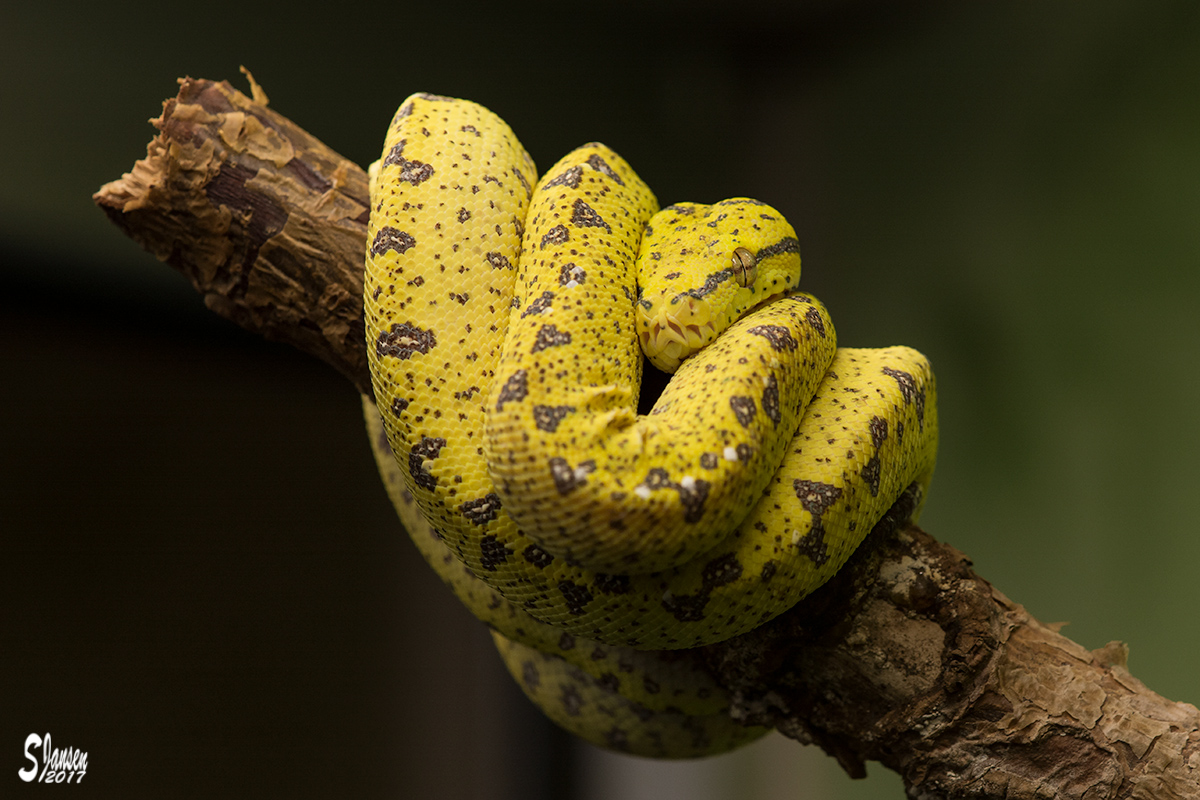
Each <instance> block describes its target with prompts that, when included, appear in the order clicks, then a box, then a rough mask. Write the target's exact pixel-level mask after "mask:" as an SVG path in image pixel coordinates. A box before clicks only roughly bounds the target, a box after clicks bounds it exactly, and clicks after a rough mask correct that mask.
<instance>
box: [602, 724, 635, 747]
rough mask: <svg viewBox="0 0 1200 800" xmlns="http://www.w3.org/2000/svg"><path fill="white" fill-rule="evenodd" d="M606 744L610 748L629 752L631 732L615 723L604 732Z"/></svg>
mask: <svg viewBox="0 0 1200 800" xmlns="http://www.w3.org/2000/svg"><path fill="white" fill-rule="evenodd" d="M604 744H605V745H606V746H607V747H608V749H609V750H616V751H617V752H619V753H627V752H629V734H627V733H626V732H625V731H623V730H621V729H620V728H618V727H617V726H615V725H614V726H613V727H612V728H610V729H609V730H607V731H605V732H604Z"/></svg>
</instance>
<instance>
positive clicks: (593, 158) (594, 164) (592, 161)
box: [572, 153, 625, 188]
mask: <svg viewBox="0 0 1200 800" xmlns="http://www.w3.org/2000/svg"><path fill="white" fill-rule="evenodd" d="M587 163H588V166H589V167H591V168H592V169H594V170H596V171H597V172H602V173H604V174H605V175H607V176H608V177H610V178H612V179H613V180H614V181H616V182H617V184H618V185H620V186H624V185H625V181H623V180H621V176H620V175H618V174H617V173H616V171H615V170H614V169H613V168H612V167H610V166H609V165H608V162H607V161H605V160H604V159H603V158H601V157H600V155H599V153H592V154H591V155H590V156H588V160H587ZM572 188H574V187H572Z"/></svg>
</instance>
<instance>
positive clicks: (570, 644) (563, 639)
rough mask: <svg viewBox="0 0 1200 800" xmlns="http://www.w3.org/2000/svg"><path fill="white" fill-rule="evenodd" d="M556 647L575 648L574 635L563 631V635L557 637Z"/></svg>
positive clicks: (560, 648) (565, 649)
mask: <svg viewBox="0 0 1200 800" xmlns="http://www.w3.org/2000/svg"><path fill="white" fill-rule="evenodd" d="M558 649H559V650H563V651H567V650H574V649H575V637H574V636H572V635H571V634H569V633H567V632H566V631H563V635H562V636H560V637H558Z"/></svg>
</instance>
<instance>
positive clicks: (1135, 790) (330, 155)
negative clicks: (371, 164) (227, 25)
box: [94, 79, 1200, 800]
mask: <svg viewBox="0 0 1200 800" xmlns="http://www.w3.org/2000/svg"><path fill="white" fill-rule="evenodd" d="M251 85H252V89H253V95H254V97H253V99H251V98H248V97H246V96H245V95H243V94H241V93H240V92H237V91H236V90H234V89H233V88H232V87H231V86H230V85H229V84H228V83H225V82H221V83H215V82H212V81H205V80H193V79H184V80H181V81H180V91H179V95H178V97H176V98H175V99H173V100H168V101H166V103H164V107H163V114H162V116H161V117H160V118H159V119H156V120H153V124H154V125H155V127H157V128H158V130H159V133H158V135H157V136H156V137H155V138H154V140H153V141H152V142H151V143H150V145H149V147H148V151H147V156H146V158H145V159H143V160H141V161H139V162H137V164H136V165H135V166H134V168H133V170H132V172H129V173H127V174H125V175H124V176H123V177H122V178H121V179H120V180H117V181H113V182H112V183H109V184H106V185H105V186H104V187H102V188H101V189H100V191H99V192H97V193H96V195H95V197H94V200H95V201H96V203H97V205H99V206H100V207H101V208H102V209H103V210H104V211H105V213H107V214H108V216H109V218H110V219H112V220H113V222H114V223H116V224H117V225H118V227H120V228H121V229H122V230H123V231H124V232H125V233H126V234H128V235H129V236H131V237H132V238H133V239H134V240H135V241H137V242H138V243H139V244H141V245H142V246H143V247H145V248H146V249H147V250H149V251H150V252H151V253H153V254H155V255H156V256H157V257H158V258H160V259H161V260H163V261H165V262H167V263H168V264H170V265H171V266H173V267H175V268H176V269H179V270H180V271H182V272H183V273H184V274H185V275H187V276H188V277H189V278H191V280H192V283H193V284H194V285H195V286H196V289H197V291H199V292H200V293H201V294H202V295H204V298H205V303H206V304H207V305H208V307H209V308H211V309H212V310H214V311H216V312H217V313H219V314H221V315H223V316H225V317H228V318H230V319H232V320H233V321H235V322H237V323H238V324H239V325H242V326H243V327H245V328H247V329H248V330H251V331H254V332H256V333H259V334H261V335H263V336H266V337H268V338H271V339H275V340H280V341H286V342H291V343H292V344H294V345H295V346H296V347H298V348H300V349H301V350H304V351H305V352H308V353H311V354H312V355H315V356H317V357H318V358H321V359H323V360H324V361H326V362H328V363H329V364H331V365H332V366H333V367H334V368H335V369H337V370H338V371H339V372H341V373H342V374H343V375H345V376H346V377H347V378H348V379H349V380H350V381H351V382H352V383H353V384H354V385H355V386H356V387H357V388H358V389H359V390H360V391H364V392H368V393H369V392H370V377H369V374H368V372H367V363H366V351H365V346H364V343H363V340H364V328H363V319H362V302H361V299H360V294H361V290H362V260H363V253H364V249H365V242H366V222H367V206H368V200H367V180H366V174H365V173H364V171H363V170H362V169H360V168H359V167H358V166H356V165H354V164H351V163H350V162H348V161H346V160H345V159H343V158H342V157H341V156H339V155H338V154H336V153H334V152H333V151H332V150H330V149H329V148H327V147H326V146H325V145H323V144H321V143H320V142H319V141H317V140H316V139H314V138H313V137H312V136H310V135H309V134H307V133H305V132H304V131H303V130H301V129H300V128H299V127H297V126H296V125H295V124H294V123H292V122H290V121H289V120H287V119H285V118H284V117H282V116H280V115H279V114H277V113H275V112H274V111H271V110H269V109H268V108H267V107H266V104H267V100H266V95H265V94H263V92H262V90H261V88H259V87H258V86H257V84H254V82H253V79H251ZM706 657H707V659H708V661H709V664H710V665H711V666H712V668H713V669H714V671H715V672H716V673H717V674H718V675H719V676H720V678H721V679H722V681H723V682H724V683H725V684H726V685H728V686H729V687H730V688H731V689H732V690H733V692H734V696H735V698H736V702H735V705H734V708H733V710H732V713H733V714H734V715H735V716H736V717H738V718H739V719H743V720H745V721H747V722H754V723H757V724H769V725H775V726H776V727H778V728H779V729H780V730H781V731H782V732H783V733H785V734H786V735H788V736H791V737H792V738H795V739H797V740H799V741H802V742H811V743H816V744H818V745H820V746H821V747H822V748H823V749H825V750H826V752H828V753H830V754H831V755H833V756H834V757H835V758H837V759H838V761H839V762H840V763H841V764H842V766H843V767H844V768H845V769H846V771H847V772H848V773H849V774H850V775H852V776H859V775H862V774H864V769H865V768H864V763H865V762H866V761H868V760H878V761H880V762H882V763H883V764H884V765H886V766H887V767H889V768H891V769H893V770H895V771H897V772H898V773H899V774H900V775H901V776H902V777H903V779H904V782H905V785H906V788H907V791H908V793H909V795H910V796H911V797H920V798H989V799H990V798H997V800H998V799H999V798H1007V799H1008V800H1018V799H1020V800H1024V799H1025V798H1029V799H1030V800H1032V799H1033V798H1086V800H1101V798H1146V799H1147V800H1149V799H1150V798H1155V799H1160V800H1161V799H1165V800H1174V799H1175V798H1198V799H1200V712H1198V711H1197V709H1196V708H1195V707H1194V706H1191V705H1188V704H1186V703H1176V702H1172V701H1170V700H1167V699H1165V698H1163V697H1160V696H1159V695H1157V694H1155V693H1153V692H1151V691H1150V690H1148V689H1147V688H1146V687H1145V686H1144V685H1143V684H1142V683H1141V681H1139V680H1137V678H1135V677H1133V676H1132V675H1131V674H1130V673H1129V671H1128V669H1127V668H1126V662H1125V658H1126V649H1125V646H1124V645H1123V644H1121V643H1119V642H1112V643H1110V644H1109V645H1107V646H1106V647H1104V648H1101V649H1100V650H1096V651H1088V650H1087V649H1085V648H1083V647H1081V646H1080V645H1078V644H1076V643H1075V642H1072V641H1071V640H1070V639H1067V638H1066V637H1064V636H1062V635H1060V634H1059V633H1058V632H1057V630H1056V629H1054V628H1053V627H1052V626H1048V625H1044V624H1042V623H1040V622H1038V621H1037V620H1035V619H1033V618H1032V617H1031V616H1029V614H1028V613H1026V611H1025V609H1024V608H1022V607H1021V606H1020V605H1017V604H1016V603H1013V602H1012V601H1011V600H1009V599H1008V598H1007V597H1005V596H1004V595H1003V594H1002V593H1001V592H999V591H998V590H997V589H995V588H994V587H993V586H991V584H989V583H988V582H987V581H985V580H984V579H983V578H981V577H980V576H978V575H976V574H975V573H974V572H973V571H972V570H971V568H970V562H969V561H968V560H967V558H966V557H965V556H963V555H962V554H961V553H959V552H958V551H957V550H955V549H954V548H952V547H950V546H948V545H945V544H941V543H939V542H937V541H935V540H934V539H933V538H932V537H930V536H929V535H928V534H927V533H925V532H924V531H922V530H921V529H919V528H916V527H914V526H907V527H902V528H900V529H899V530H896V529H895V526H894V525H887V524H883V525H880V526H877V529H876V531H874V532H873V533H872V535H871V536H870V537H869V538H868V540H867V542H866V543H865V544H864V545H863V546H862V547H860V548H859V551H858V552H857V553H856V554H855V556H854V557H853V558H852V559H851V562H850V563H849V564H847V566H846V568H845V569H843V570H842V571H841V572H840V573H839V574H838V575H837V576H836V577H835V578H834V580H832V581H831V582H830V583H829V584H827V585H826V586H825V587H823V588H822V589H821V590H819V591H818V592H817V593H815V594H814V595H813V596H812V597H810V598H809V599H808V600H806V601H805V602H804V603H802V604H800V605H799V606H798V607H796V608H795V609H793V610H792V611H790V612H788V613H787V614H784V615H783V616H781V617H780V618H779V619H777V620H775V621H774V622H772V623H769V624H768V625H766V626H764V627H762V628H760V629H758V630H756V631H753V632H751V633H749V634H747V635H745V636H742V637H739V638H738V639H734V640H731V641H728V642H724V643H721V644H719V645H713V646H711V647H708V648H706Z"/></svg>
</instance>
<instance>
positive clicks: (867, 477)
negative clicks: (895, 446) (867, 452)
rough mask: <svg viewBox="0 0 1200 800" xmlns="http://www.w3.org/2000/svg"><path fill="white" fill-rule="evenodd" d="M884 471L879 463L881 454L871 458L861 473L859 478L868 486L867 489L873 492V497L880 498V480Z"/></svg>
mask: <svg viewBox="0 0 1200 800" xmlns="http://www.w3.org/2000/svg"><path fill="white" fill-rule="evenodd" d="M881 469H882V466H881V464H880V463H879V454H878V453H876V454H875V455H873V456H871V458H870V459H868V461H867V463H866V464H864V465H863V468H862V469H861V470H860V471H859V473H858V474H859V477H861V478H862V479H863V482H864V483H866V484H867V488H868V489H870V490H871V497H878V496H879V478H880V470H881Z"/></svg>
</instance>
